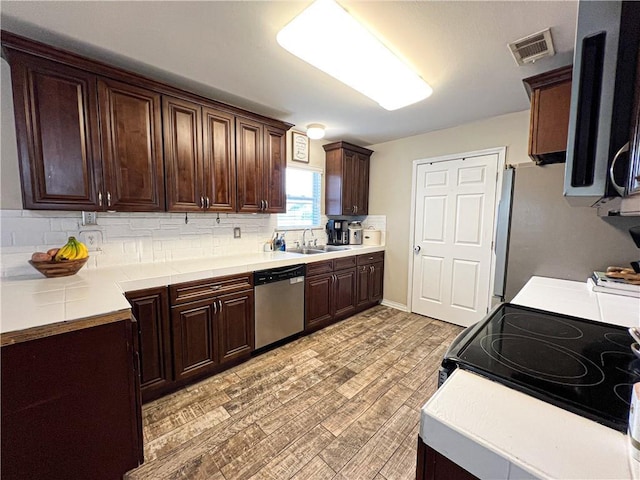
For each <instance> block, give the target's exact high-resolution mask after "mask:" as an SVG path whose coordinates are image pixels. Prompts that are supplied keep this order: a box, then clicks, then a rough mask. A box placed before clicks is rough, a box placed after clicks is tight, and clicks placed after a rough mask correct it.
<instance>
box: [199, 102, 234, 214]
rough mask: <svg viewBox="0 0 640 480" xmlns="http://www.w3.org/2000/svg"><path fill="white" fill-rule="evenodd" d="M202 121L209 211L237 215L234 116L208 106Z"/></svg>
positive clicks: (204, 110) (205, 181)
mask: <svg viewBox="0 0 640 480" xmlns="http://www.w3.org/2000/svg"><path fill="white" fill-rule="evenodd" d="M202 119H203V134H202V139H203V159H204V190H205V196H206V198H207V204H206V206H207V210H210V211H213V212H235V211H236V190H237V187H236V156H235V144H234V141H235V123H234V117H233V115H230V114H228V113H225V112H222V111H218V110H214V109H212V108H206V107H205V108H203V113H202Z"/></svg>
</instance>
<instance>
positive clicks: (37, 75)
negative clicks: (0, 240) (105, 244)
mask: <svg viewBox="0 0 640 480" xmlns="http://www.w3.org/2000/svg"><path fill="white" fill-rule="evenodd" d="M7 52H8V60H9V62H10V63H11V77H12V83H13V96H14V106H15V122H16V136H17V139H18V154H19V158H20V175H21V181H22V201H23V205H24V207H25V208H28V209H61V210H67V209H71V210H96V209H97V208H98V203H97V202H98V200H97V198H98V196H97V188H98V185H99V184H100V183H101V181H102V179H101V173H100V172H101V169H102V167H101V156H100V143H99V131H98V118H97V107H98V105H97V94H96V77H95V75H92V74H90V73H87V72H84V71H82V70H77V69H75V68H71V67H67V66H65V65H58V64H57V63H54V62H50V61H47V60H43V59H39V58H37V57H32V56H29V55H24V54H21V53H19V52H15V51H13V50H9V49H7Z"/></svg>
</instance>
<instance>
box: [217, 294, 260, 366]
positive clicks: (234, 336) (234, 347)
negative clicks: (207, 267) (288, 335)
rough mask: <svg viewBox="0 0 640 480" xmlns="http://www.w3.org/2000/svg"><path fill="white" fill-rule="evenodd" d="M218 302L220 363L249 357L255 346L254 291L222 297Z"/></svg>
mask: <svg viewBox="0 0 640 480" xmlns="http://www.w3.org/2000/svg"><path fill="white" fill-rule="evenodd" d="M218 301H219V306H220V308H219V311H218V325H219V329H220V335H219V339H220V363H227V362H230V361H233V360H237V359H239V358H242V357H248V356H249V355H250V354H251V352H252V351H253V346H254V331H253V330H254V329H253V326H254V310H253V309H254V294H253V290H246V291H244V292H241V293H235V294H229V295H221V296H220V297H219V299H218Z"/></svg>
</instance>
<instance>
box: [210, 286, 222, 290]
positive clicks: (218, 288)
mask: <svg viewBox="0 0 640 480" xmlns="http://www.w3.org/2000/svg"><path fill="white" fill-rule="evenodd" d="M210 288H211V290H220V289H221V288H222V285H211V287H210Z"/></svg>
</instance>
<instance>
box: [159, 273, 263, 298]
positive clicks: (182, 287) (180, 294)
mask: <svg viewBox="0 0 640 480" xmlns="http://www.w3.org/2000/svg"><path fill="white" fill-rule="evenodd" d="M250 288H253V275H252V274H250V273H247V274H242V275H231V276H228V277H216V278H209V279H207V280H196V281H194V282H185V283H177V284H175V285H171V286H170V287H169V295H170V299H171V305H172V306H173V305H178V304H181V303H185V302H192V301H194V300H201V299H205V298H209V297H213V296H216V295H218V294H220V293H232V292H238V291H241V290H246V289H250Z"/></svg>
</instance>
